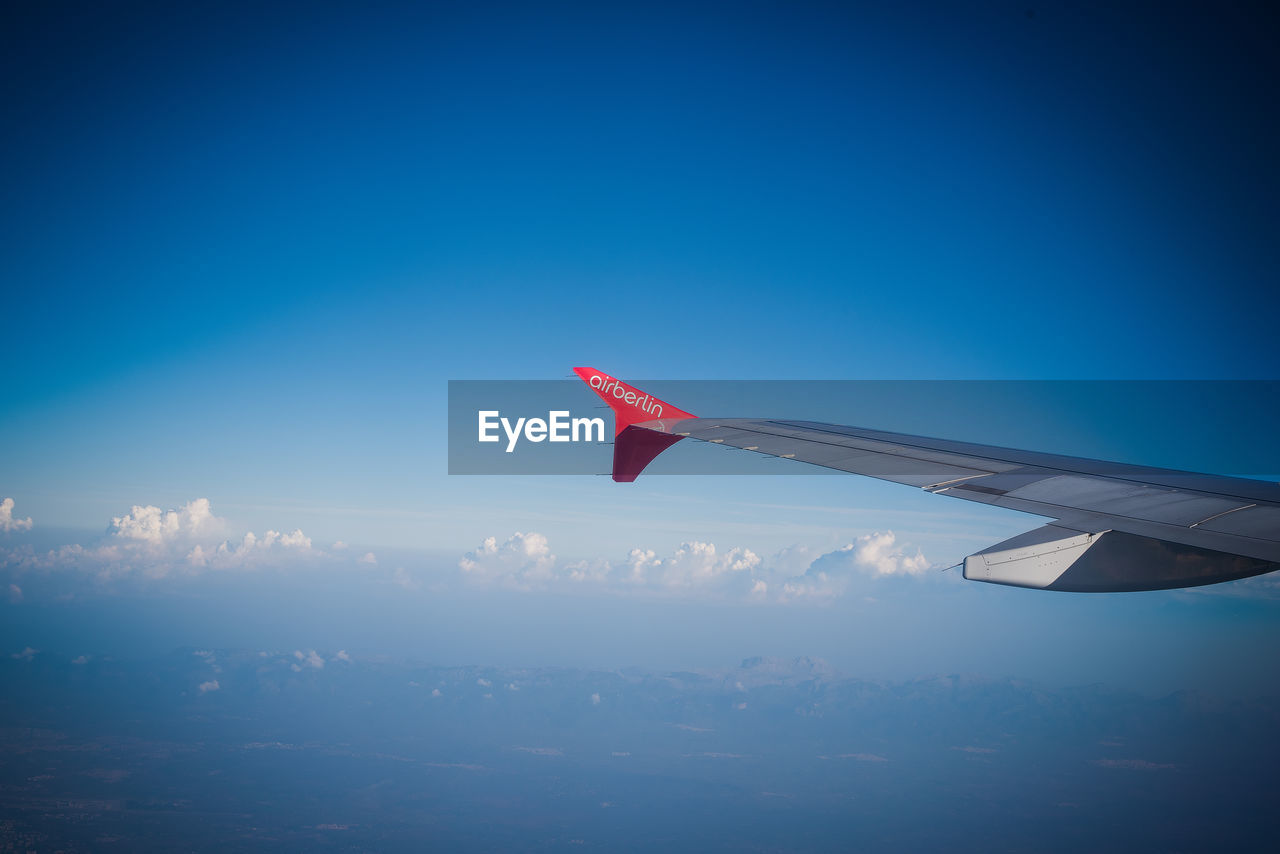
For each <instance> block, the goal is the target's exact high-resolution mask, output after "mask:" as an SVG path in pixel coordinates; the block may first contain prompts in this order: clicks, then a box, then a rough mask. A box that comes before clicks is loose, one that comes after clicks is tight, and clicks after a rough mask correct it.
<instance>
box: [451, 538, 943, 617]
mask: <svg viewBox="0 0 1280 854" xmlns="http://www.w3.org/2000/svg"><path fill="white" fill-rule="evenodd" d="M458 567H459V568H460V569H461V570H462V575H463V577H464V578H465V579H466V580H467V581H468V582H471V583H475V584H492V585H498V586H503V587H509V588H514V589H520V590H534V589H555V588H564V587H578V588H579V589H581V588H584V587H594V588H596V589H604V590H611V591H619V592H623V591H650V592H655V593H663V594H669V595H670V594H674V595H679V594H695V593H709V594H713V595H720V596H727V597H735V598H746V599H754V600H759V601H787V600H794V599H814V598H817V599H826V598H832V597H835V596H839V595H841V594H843V593H844V592H846V590H847V589H848V588H849V587H850V585H851V583H852V582H854V581H855V580H859V579H870V578H882V577H886V576H914V575H919V574H920V573H922V572H924V571H925V570H927V569H928V568H929V567H930V563H929V561H928V560H927V559H926V558H925V556H924V555H923V554H922V553H921V552H920V550H919V549H915V550H914V551H912V550H910V549H908V548H906V547H903V546H902V545H900V544H899V543H898V541H897V537H896V536H895V535H894V533H893V532H892V531H884V532H879V531H877V532H875V533H871V534H865V535H863V536H860V537H857V538H856V539H855V540H853V541H852V542H850V543H849V544H848V545H845V546H843V547H841V548H839V549H836V550H834V551H830V552H826V553H822V554H818V555H816V556H815V555H814V554H813V553H811V552H810V551H809V550H808V549H806V548H803V547H799V546H797V547H792V548H790V549H786V550H784V551H782V552H779V553H778V554H777V555H775V556H774V557H773V558H772V559H769V560H766V559H764V558H762V557H760V556H759V555H757V554H756V553H755V552H753V551H751V550H750V549H748V548H744V547H735V548H730V549H727V550H721V549H718V548H717V547H716V546H715V544H713V543H707V542H702V541H698V540H691V541H688V542H684V543H681V544H680V545H679V546H678V547H677V548H676V549H675V550H674V551H672V552H670V553H667V554H660V553H658V552H657V551H655V550H653V549H644V548H633V549H631V550H630V552H629V553H628V554H627V556H626V558H625V559H622V560H617V561H610V560H604V559H595V560H578V561H568V562H566V561H561V560H560V559H558V558H557V557H556V556H555V554H553V553H552V551H551V547H550V545H549V544H548V542H547V538H546V537H545V536H543V535H542V534H538V533H521V532H517V533H515V534H513V535H512V536H511V537H509V538H508V539H506V540H505V541H504V542H502V543H501V544H499V542H498V538H497V537H488V538H487V539H485V541H484V542H483V543H481V544H480V546H479V548H476V549H475V550H473V551H470V552H467V553H466V555H464V556H463V558H462V559H461V560H460V561H459V562H458Z"/></svg>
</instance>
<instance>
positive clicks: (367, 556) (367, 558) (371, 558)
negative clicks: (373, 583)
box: [343, 546, 378, 566]
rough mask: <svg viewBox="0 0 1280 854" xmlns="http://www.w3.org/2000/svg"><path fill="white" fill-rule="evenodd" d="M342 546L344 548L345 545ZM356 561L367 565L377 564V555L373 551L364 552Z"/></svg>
mask: <svg viewBox="0 0 1280 854" xmlns="http://www.w3.org/2000/svg"><path fill="white" fill-rule="evenodd" d="M343 548H346V546H343ZM358 562H359V563H365V564H368V565H369V566H377V565H378V556H377V555H375V554H374V553H373V552H365V553H364V556H363V557H361V558H360V560H359V561H358Z"/></svg>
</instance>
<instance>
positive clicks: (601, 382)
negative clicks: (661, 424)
mask: <svg viewBox="0 0 1280 854" xmlns="http://www.w3.org/2000/svg"><path fill="white" fill-rule="evenodd" d="M587 383H588V384H589V385H590V386H591V387H592V388H593V389H595V390H596V391H597V392H598V393H599V394H600V396H601V397H604V398H608V397H613V398H614V399H615V400H620V401H623V402H624V403H626V404H628V405H630V406H634V407H635V408H636V409H639V410H640V411H641V412H644V413H647V414H649V415H652V416H653V417H654V418H661V417H662V403H661V402H660V401H657V400H654V399H653V398H652V397H650V396H649V395H647V394H645V393H643V392H641V393H639V394H637V393H636V392H634V391H632V390H630V389H628V388H626V387H624V386H623V385H622V383H620V382H618V381H617V380H614V379H609V378H608V377H602V376H600V375H599V374H592V375H591V378H590V379H589V380H587Z"/></svg>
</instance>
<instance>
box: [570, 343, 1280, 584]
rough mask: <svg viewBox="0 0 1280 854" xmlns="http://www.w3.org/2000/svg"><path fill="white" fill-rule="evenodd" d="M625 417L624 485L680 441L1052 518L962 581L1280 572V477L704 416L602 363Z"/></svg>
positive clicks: (620, 463)
mask: <svg viewBox="0 0 1280 854" xmlns="http://www.w3.org/2000/svg"><path fill="white" fill-rule="evenodd" d="M574 370H575V372H577V373H578V375H579V376H580V377H582V379H583V380H584V381H585V382H587V383H588V385H590V386H591V387H592V389H593V390H594V391H595V392H596V393H597V394H598V395H600V397H601V398H603V399H604V401H605V402H606V403H608V404H609V406H610V407H611V408H612V409H613V410H614V414H615V428H616V436H615V444H614V472H613V476H614V479H615V480H619V481H631V480H635V478H636V476H637V475H638V474H639V473H640V471H642V470H643V469H644V467H645V465H647V464H648V463H649V462H650V461H652V460H653V459H654V458H655V457H656V456H657V455H658V454H659V453H661V452H662V451H663V450H665V449H666V448H667V447H669V446H670V445H671V444H674V443H675V442H677V441H679V440H681V439H685V438H688V439H695V440H699V441H703V442H709V443H713V444H718V445H727V446H729V447H733V448H740V449H742V450H745V451H750V452H753V453H759V454H765V455H768V456H773V457H779V458H784V459H793V460H798V461H800V462H805V463H810V464H812V465H817V466H823V467H825V468H830V469H837V470H840V471H846V472H850V473H852V474H861V475H866V476H869V477H875V478H879V479H881V480H888V481H892V482H894V483H901V484H905V485H908V486H914V487H916V488H917V489H923V490H925V491H927V492H932V493H934V494H936V495H944V496H947V497H951V498H962V499H965V500H967V501H976V502H979V503H982V504H991V505H995V506H997V507H1005V508H1008V509H1011V510H1020V511H1023V512H1026V513H1033V514H1035V515H1038V516H1044V517H1048V518H1050V519H1052V520H1053V521H1052V522H1051V523H1050V524H1047V525H1044V526H1043V527H1041V528H1038V529H1036V530H1033V531H1029V532H1027V533H1025V534H1020V535H1018V536H1016V537H1013V538H1012V539H1009V540H1006V541H1005V542H1003V543H999V544H997V545H994V546H991V547H990V548H987V549H983V550H982V551H980V552H977V553H976V554H973V555H969V556H968V557H966V558H965V560H964V577H965V578H967V579H971V580H975V581H987V582H991V583H995V584H1006V585H1012V586H1016V587H1031V588H1038V589H1045V590H1061V591H1071V592H1127V591H1137V590H1161V589H1168V588H1176V587H1195V586H1199V585H1204V584H1214V583H1217V582H1220V581H1231V580H1234V579H1238V578H1246V577H1248V576H1252V575H1261V574H1263V573H1266V572H1271V571H1273V570H1275V569H1280V484H1273V483H1267V482H1264V481H1259V480H1250V479H1247V478H1234V477H1220V476H1215V475H1204V474H1193V473H1190V472H1181V471H1173V470H1169V469H1158V468H1147V467H1143V466H1134V465H1127V464H1123V463H1111V462H1104V461H1100V460H1089V459H1083V458H1079V457H1069V456H1062V455H1059V454H1046V453H1038V452H1034V451H1020V450H1013V449H1009V448H1000V447H995V446H990V445H979V444H973V443H968V442H954V441H949V440H945V439H934V438H928V437H923V436H911V435H906V434H901V433H889V432H884V431H878V430H865V429H861V428H856V427H846V426H843V425H838V424H823V423H818V422H812V421H785V420H775V419H755V418H705V417H703V418H699V417H695V416H693V415H691V414H690V413H687V412H684V411H683V410H679V409H676V408H675V407H673V406H670V405H669V404H666V403H665V402H663V401H660V400H657V399H656V398H653V397H652V396H650V395H647V394H645V393H644V392H641V391H640V390H639V389H635V388H634V387H632V386H629V385H627V384H626V383H622V382H621V381H619V380H617V379H615V378H613V377H611V376H609V375H607V374H604V373H603V372H601V371H597V370H595V369H592V368H575V369H574Z"/></svg>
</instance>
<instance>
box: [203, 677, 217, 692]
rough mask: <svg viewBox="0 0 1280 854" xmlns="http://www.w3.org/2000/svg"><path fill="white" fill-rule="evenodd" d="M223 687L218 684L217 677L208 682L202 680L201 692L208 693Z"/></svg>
mask: <svg viewBox="0 0 1280 854" xmlns="http://www.w3.org/2000/svg"><path fill="white" fill-rule="evenodd" d="M221 688H222V686H221V685H219V684H218V680H217V679H210V680H209V681H208V682H201V683H200V693H201V694H208V693H209V692H210V691H218V690H220V689H221Z"/></svg>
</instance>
